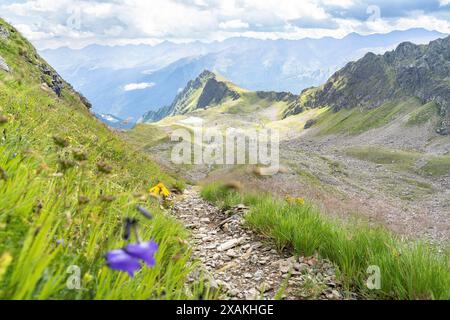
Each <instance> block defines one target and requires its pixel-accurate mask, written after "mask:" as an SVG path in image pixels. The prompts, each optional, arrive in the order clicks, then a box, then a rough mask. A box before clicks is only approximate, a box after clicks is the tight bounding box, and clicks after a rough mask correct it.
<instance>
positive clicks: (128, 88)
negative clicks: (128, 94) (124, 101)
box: [123, 82, 155, 91]
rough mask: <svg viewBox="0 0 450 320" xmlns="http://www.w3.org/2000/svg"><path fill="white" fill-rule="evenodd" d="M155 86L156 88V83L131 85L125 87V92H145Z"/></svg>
mask: <svg viewBox="0 0 450 320" xmlns="http://www.w3.org/2000/svg"><path fill="white" fill-rule="evenodd" d="M154 86H155V83H154V82H140V83H129V84H126V85H125V86H124V87H123V90H125V91H134V90H144V89H148V88H151V87H154Z"/></svg>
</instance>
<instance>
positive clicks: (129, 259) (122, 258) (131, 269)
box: [105, 218, 158, 277]
mask: <svg viewBox="0 0 450 320" xmlns="http://www.w3.org/2000/svg"><path fill="white" fill-rule="evenodd" d="M137 227H138V226H137V220H135V219H132V218H127V219H125V232H124V239H125V240H128V239H129V238H130V235H131V230H133V231H134V233H135V236H136V240H137V243H130V244H128V245H126V246H125V247H124V248H122V249H118V250H112V251H110V252H108V253H107V254H106V256H105V258H106V263H107V265H108V266H109V267H110V268H111V269H113V270H120V271H125V272H128V274H129V275H130V276H131V277H133V276H134V273H135V272H136V271H137V270H139V269H140V268H141V263H140V261H141V260H142V261H144V262H145V264H146V265H147V266H148V267H153V266H154V265H155V264H156V260H155V253H156V251H157V250H158V244H157V243H156V242H155V241H153V240H150V241H147V242H142V241H141V238H140V237H139V233H138V228H137Z"/></svg>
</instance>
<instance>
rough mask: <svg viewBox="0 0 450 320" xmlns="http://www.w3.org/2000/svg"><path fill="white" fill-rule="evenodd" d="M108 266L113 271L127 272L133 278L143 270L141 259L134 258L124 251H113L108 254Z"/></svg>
mask: <svg viewBox="0 0 450 320" xmlns="http://www.w3.org/2000/svg"><path fill="white" fill-rule="evenodd" d="M106 264H107V265H108V267H110V268H111V269H113V270H119V271H124V272H127V273H128V274H129V275H130V277H133V276H134V274H135V272H136V271H138V270H139V269H141V263H140V262H139V258H136V257H133V256H131V255H129V254H128V253H126V252H125V251H124V250H122V249H118V250H113V251H110V252H108V253H107V254H106Z"/></svg>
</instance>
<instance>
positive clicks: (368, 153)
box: [125, 73, 450, 245]
mask: <svg viewBox="0 0 450 320" xmlns="http://www.w3.org/2000/svg"><path fill="white" fill-rule="evenodd" d="M202 76H204V73H203V74H202V75H200V78H202ZM209 76H211V75H210V74H209ZM223 81H225V83H227V84H228V85H230V87H231V88H233V89H234V90H235V91H236V92H239V93H240V94H241V96H240V98H239V99H236V100H233V99H227V98H225V100H224V101H221V102H219V103H218V104H216V105H213V106H210V107H209V108H208V109H206V110H204V109H196V108H194V110H192V105H195V101H197V100H196V98H195V97H197V99H198V96H200V94H201V93H198V92H196V93H195V94H194V95H193V96H189V95H188V96H189V98H190V99H187V101H189V104H190V105H191V110H190V111H186V110H185V111H183V112H182V114H174V115H173V116H170V117H167V118H164V119H162V120H161V121H159V122H156V123H152V124H141V125H138V126H136V127H135V128H134V129H133V130H131V131H129V132H127V133H125V136H126V139H127V140H128V141H129V142H130V143H131V144H134V145H135V147H137V148H139V149H141V150H143V151H145V152H147V153H148V154H150V155H151V156H152V157H153V158H154V159H155V160H156V161H157V162H158V163H160V164H161V165H163V166H166V167H168V168H170V170H173V171H175V172H177V174H180V175H181V176H183V177H184V178H186V179H187V180H188V181H190V182H191V183H194V184H207V183H210V182H213V181H217V180H220V181H225V182H226V181H239V182H240V183H242V184H243V185H244V186H245V187H244V188H245V189H248V190H253V191H264V190H271V193H272V194H274V195H276V196H278V197H280V198H284V197H285V196H287V195H290V196H296V197H305V198H307V199H308V200H311V201H312V202H314V203H315V205H317V206H318V207H320V208H321V209H323V210H324V211H325V212H327V213H328V214H329V215H331V216H334V217H339V218H344V219H350V221H351V219H355V218H356V219H362V220H364V221H366V222H368V223H370V224H374V225H383V226H385V227H387V228H389V229H391V230H392V231H394V232H396V233H398V234H400V235H404V236H407V237H409V238H410V239H418V238H419V239H425V240H427V241H431V242H433V243H439V244H441V245H445V244H446V243H448V240H449V238H448V237H449V234H450V225H449V223H450V207H449V205H450V193H449V191H448V190H449V189H448V186H449V183H450V156H449V151H450V141H449V139H448V138H447V137H446V136H442V135H440V134H438V133H436V131H435V128H436V126H437V125H438V123H439V116H438V111H437V107H436V106H435V105H430V104H425V105H423V104H422V103H421V102H420V101H419V100H418V99H415V98H408V99H406V100H404V101H398V102H394V103H390V104H386V105H383V106H381V107H379V108H375V109H372V110H369V111H367V112H366V111H365V110H364V109H360V110H358V109H350V110H341V111H340V112H338V113H334V112H332V111H330V110H329V109H328V108H319V109H310V110H307V111H305V112H301V113H299V114H297V115H293V116H289V117H286V118H283V110H286V108H292V106H294V105H296V103H297V102H296V98H295V96H292V97H293V98H290V97H289V96H287V95H286V94H283V95H280V97H281V98H280V99H278V100H277V99H276V95H275V94H274V93H272V94H271V95H269V94H263V93H255V92H250V91H245V90H242V89H240V88H238V87H236V86H235V85H233V84H230V83H229V82H227V81H226V80H223ZM201 89H202V90H203V89H204V87H202V88H201ZM186 92H191V91H190V90H186ZM268 96H270V97H272V98H269V99H267V97H268ZM261 97H264V98H265V99H263V98H261ZM183 98H184V100H176V101H177V102H176V103H175V104H177V103H178V104H179V105H183V101H185V100H186V96H184V97H183ZM273 98H275V99H273ZM428 110H431V111H428ZM433 110H435V111H433ZM423 112H427V114H429V117H427V120H426V121H417V118H418V113H423ZM419 118H420V117H419ZM308 120H309V121H311V120H314V121H313V122H314V124H313V125H312V127H310V128H307V129H305V124H306V123H307V122H308ZM196 121H201V123H202V124H203V127H204V128H211V127H212V128H219V129H221V130H225V129H226V128H227V127H233V128H240V129H243V130H244V131H245V128H254V127H257V128H272V129H276V130H278V131H279V132H280V135H281V143H280V156H281V159H280V161H281V164H282V166H283V168H282V169H283V170H281V171H280V172H279V173H278V174H276V175H274V176H266V177H262V176H260V175H258V174H257V173H255V170H254V169H255V166H252V165H240V166H237V167H236V166H223V165H181V166H180V165H174V164H172V163H171V162H170V161H168V159H170V157H171V151H172V148H173V146H174V144H175V143H174V142H170V134H171V133H172V132H173V130H176V129H178V128H180V127H184V128H190V130H192V129H193V128H194V127H195V122H196ZM155 132H158V134H155Z"/></svg>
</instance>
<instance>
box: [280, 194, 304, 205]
mask: <svg viewBox="0 0 450 320" xmlns="http://www.w3.org/2000/svg"><path fill="white" fill-rule="evenodd" d="M285 199H286V202H287V203H289V204H297V205H300V206H303V205H304V204H305V199H303V198H294V197H291V196H286V198H285Z"/></svg>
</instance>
